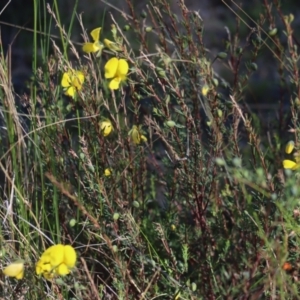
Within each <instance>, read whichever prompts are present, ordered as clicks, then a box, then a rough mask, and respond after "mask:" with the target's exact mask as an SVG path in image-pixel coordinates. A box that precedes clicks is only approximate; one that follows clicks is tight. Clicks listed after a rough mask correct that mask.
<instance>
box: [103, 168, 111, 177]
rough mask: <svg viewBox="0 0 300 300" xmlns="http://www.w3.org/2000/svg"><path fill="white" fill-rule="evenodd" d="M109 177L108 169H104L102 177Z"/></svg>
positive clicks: (109, 171)
mask: <svg viewBox="0 0 300 300" xmlns="http://www.w3.org/2000/svg"><path fill="white" fill-rule="evenodd" d="M110 175H111V170H110V169H109V168H106V169H105V170H104V176H106V177H109V176H110Z"/></svg>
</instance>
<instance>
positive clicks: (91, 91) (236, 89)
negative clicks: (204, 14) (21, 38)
mask: <svg viewBox="0 0 300 300" xmlns="http://www.w3.org/2000/svg"><path fill="white" fill-rule="evenodd" d="M77 2H78V1H76V5H75V7H74V9H73V11H70V14H71V20H72V22H71V24H70V27H69V28H66V27H65V25H66V24H64V22H63V18H62V17H61V15H60V12H59V6H58V2H57V1H54V2H53V7H51V6H46V3H45V2H39V1H34V3H35V6H34V28H33V29H34V43H33V47H34V48H33V49H34V51H33V53H34V57H33V64H32V65H33V77H32V81H31V82H30V86H29V88H30V89H29V90H30V92H29V93H28V94H26V95H23V96H18V95H16V94H14V91H13V87H12V86H11V83H10V77H9V76H10V75H9V74H10V71H9V68H8V66H7V65H6V63H5V59H4V54H3V53H1V55H2V59H1V64H0V82H1V83H2V84H1V87H0V93H1V99H2V111H1V113H2V117H1V118H0V121H1V124H0V133H1V134H0V136H1V145H2V147H1V152H0V154H1V160H0V161H1V164H0V171H1V173H0V175H1V176H0V180H1V187H2V189H1V195H0V196H1V200H2V201H1V203H2V204H1V205H0V219H1V226H0V237H1V240H0V241H1V249H0V250H1V251H0V255H1V258H0V259H1V260H0V263H1V267H2V268H4V267H5V266H6V265H8V264H9V263H10V262H12V261H16V260H17V259H18V258H22V259H23V260H24V261H25V276H24V279H22V281H21V282H20V283H17V282H16V281H14V279H8V278H7V277H4V276H3V277H1V278H2V281H3V291H4V292H3V293H4V294H3V295H4V297H13V298H16V297H19V298H21V294H22V297H24V298H25V299H46V298H47V297H49V299H50V298H55V299H58V298H59V299H154V298H161V299H227V298H228V299H242V298H243V299H248V298H249V297H250V296H251V297H254V298H253V299H259V298H260V299H270V298H272V299H273V298H280V299H295V298H296V297H297V296H298V294H299V286H298V285H299V283H298V280H297V276H298V273H297V269H298V265H299V262H300V258H299V251H298V247H297V246H298V244H299V242H298V238H299V236H300V232H299V230H298V225H299V217H300V207H299V196H300V189H299V188H298V186H299V182H298V181H299V176H298V175H299V174H298V173H297V170H294V171H292V170H288V169H287V170H283V165H282V162H283V160H285V161H287V160H289V162H288V163H289V164H293V162H294V161H295V163H296V165H297V164H298V160H299V159H298V156H299V155H298V152H297V151H298V150H299V149H298V148H299V145H298V140H299V134H298V133H299V129H298V117H297V116H298V109H299V103H298V102H299V98H300V85H299V84H300V80H299V72H298V71H299V70H298V60H299V54H298V49H297V46H296V45H295V44H294V39H293V15H292V14H290V13H288V14H287V15H284V14H283V12H282V10H281V7H280V6H279V4H278V2H277V1H274V3H273V6H271V5H268V4H267V1H266V2H265V4H264V6H263V7H262V10H263V11H264V12H266V14H264V17H262V16H261V17H259V14H258V13H257V11H255V12H253V14H254V16H252V18H253V17H255V18H256V17H257V20H256V19H251V18H250V17H249V16H248V15H247V14H246V12H245V11H243V10H242V9H241V8H240V7H237V6H236V7H235V9H236V25H235V28H231V27H230V28H231V29H229V28H227V36H226V38H224V39H223V40H221V39H220V44H219V47H218V48H219V49H218V51H217V54H216V53H214V54H213V51H210V50H213V49H209V48H208V46H207V45H206V42H204V41H205V37H206V30H205V26H206V24H204V23H203V20H202V18H201V16H200V15H199V13H197V12H192V11H189V10H188V9H187V7H186V6H185V5H184V4H183V2H181V1H180V5H179V8H180V11H181V12H180V16H179V15H178V14H177V15H176V14H175V13H174V12H173V11H172V10H171V8H170V5H169V1H167V0H157V1H151V2H150V4H149V6H148V7H147V11H142V13H141V14H140V15H136V14H135V13H134V9H133V1H130V0H128V1H127V4H128V7H129V11H130V12H131V15H127V16H126V26H125V27H124V26H123V21H122V22H121V21H116V20H115V19H114V17H113V16H111V23H112V27H111V30H109V28H102V32H103V34H104V35H105V36H107V35H110V36H112V37H113V40H112V41H110V40H106V39H103V41H104V44H105V45H106V48H105V47H104V45H102V44H101V47H100V46H99V45H100V44H98V43H100V42H99V39H100V37H99V34H100V29H99V26H101V24H93V26H94V28H96V29H97V32H96V33H97V35H98V37H97V39H96V40H95V38H94V40H93V41H92V42H93V43H89V40H88V37H87V35H86V27H87V26H86V24H83V23H82V19H81V17H79V18H78V22H79V25H80V26H81V28H82V30H83V32H84V35H83V36H84V40H82V44H84V43H85V45H86V44H87V45H88V47H86V49H87V48H88V49H89V53H88V54H86V53H84V52H83V51H82V45H81V46H80V47H78V45H77V44H76V43H74V42H73V41H72V40H71V39H70V37H71V33H72V26H73V24H74V23H75V22H77V21H76V19H75V15H76V9H77ZM230 13H231V12H230V10H229V9H228V14H230ZM251 15H252V14H251ZM274 15H276V16H278V17H279V18H277V17H276V18H275V17H274ZM129 17H130V18H129ZM103 18H104V16H103ZM241 21H242V22H241ZM250 21H251V24H252V25H251V26H252V27H251V28H250V25H248V23H249V24H250ZM53 22H54V23H55V25H56V26H57V28H58V31H59V36H60V38H59V42H58V41H57V40H54V39H50V37H49V35H46V37H45V35H41V36H40V33H46V34H48V33H49V32H50V28H51V24H52V23H53ZM99 22H100V23H101V20H99ZM241 23H242V24H241ZM121 24H122V26H121ZM253 24H254V25H255V28H253V26H254V25H253ZM224 25H225V24H224ZM242 25H243V28H242V30H239V29H241V28H240V27H241V26H242ZM245 25H246V26H245ZM231 26H233V25H232V24H231ZM244 26H245V27H244ZM121 28H123V29H121ZM89 30H90V29H89ZM94 32H95V31H94ZM101 40H102V38H101ZM105 40H106V41H105ZM38 42H40V45H39V43H38ZM95 43H97V45H96V46H97V47H98V48H97V47H96V48H95V51H93V50H94V48H93V47H94V45H95ZM153 44H155V45H156V46H155V50H153ZM100 48H101V51H102V52H101V51H100V52H99V49H100ZM50 49H52V50H53V54H52V55H50V54H49V53H50ZM96 50H97V51H96ZM154 51H155V52H154ZM40 52H41V57H42V60H41V62H39V59H38V58H39V53H40ZM94 52H97V55H95V53H94ZM210 52H212V53H210ZM112 58H113V60H112ZM261 59H263V60H271V61H272V64H273V66H274V67H273V69H272V71H273V72H275V73H276V76H274V78H277V81H275V80H274V82H272V84H271V88H270V83H269V82H268V83H266V82H264V81H263V75H262V73H261V72H262V70H264V68H265V66H264V64H262V61H261ZM128 65H129V71H128ZM217 70H218V71H217ZM65 74H67V75H65ZM76 74H77V75H76ZM78 74H79V75H78ZM111 74H113V75H111ZM79 77H80V78H79ZM62 78H64V79H63V82H64V83H63V86H61V83H62ZM79 79H80V80H79ZM78 80H79V81H78ZM112 81H113V84H112ZM256 81H257V82H256ZM255 86H261V87H264V89H263V90H264V98H266V104H267V105H271V104H272V105H273V104H274V103H276V104H278V107H276V109H274V111H273V112H270V114H271V116H269V114H265V112H264V111H263V110H262V109H261V108H260V107H256V106H255V101H256V100H257V99H256V98H258V97H259V99H258V101H261V95H260V91H255ZM253 87H254V88H253ZM66 88H68V89H69V88H71V90H68V92H67V94H66ZM112 88H113V89H112ZM274 89H276V91H277V90H279V91H280V93H277V92H276V93H275V94H276V97H277V98H276V99H274V92H273V90H274ZM268 92H270V94H267V93H268ZM286 94H287V95H288V96H286ZM16 99H18V101H19V102H20V103H21V104H23V106H26V107H29V111H28V114H27V115H23V114H22V113H21V107H16V106H15V103H16ZM286 99H288V101H290V104H291V105H290V107H288V108H287V109H286V107H287V106H288V105H287V104H288V103H287V100H286ZM268 113H269V110H268ZM275 116H276V117H275ZM28 124H30V126H29V125H28ZM5 128H6V129H5ZM288 128H290V130H289V136H287V133H288ZM291 128H292V129H291ZM291 139H292V140H294V141H295V143H294V144H293V146H295V148H296V149H295V152H294V153H291V151H292V150H293V149H292V150H291V151H287V152H288V153H287V154H288V155H290V156H291V157H285V154H284V147H285V144H286V142H287V141H289V140H291ZM295 169H296V168H295ZM298 234H299V235H298ZM53 243H54V244H57V243H62V244H71V245H72V246H73V247H74V248H75V249H76V251H77V255H78V262H77V266H76V268H75V270H74V271H73V272H72V273H71V274H70V275H68V276H66V277H62V278H57V279H55V280H53V281H52V282H51V283H49V282H45V281H43V280H42V279H41V278H39V277H37V276H36V275H35V264H36V262H37V261H38V257H39V256H40V254H41V253H42V252H43V251H44V250H45V249H46V248H47V247H48V246H50V245H52V244H53ZM20 286H22V288H20ZM16 287H19V288H16ZM10 295H12V296H10Z"/></svg>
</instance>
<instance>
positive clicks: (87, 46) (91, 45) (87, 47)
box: [82, 43, 98, 53]
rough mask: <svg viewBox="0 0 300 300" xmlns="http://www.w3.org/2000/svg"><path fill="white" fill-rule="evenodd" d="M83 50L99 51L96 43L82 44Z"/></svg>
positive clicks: (88, 51) (87, 51) (89, 51)
mask: <svg viewBox="0 0 300 300" xmlns="http://www.w3.org/2000/svg"><path fill="white" fill-rule="evenodd" d="M82 50H83V51H84V52H86V53H92V52H96V51H98V50H97V47H95V44H94V43H85V44H84V45H83V46H82Z"/></svg>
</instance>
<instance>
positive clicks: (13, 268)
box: [3, 262, 24, 279]
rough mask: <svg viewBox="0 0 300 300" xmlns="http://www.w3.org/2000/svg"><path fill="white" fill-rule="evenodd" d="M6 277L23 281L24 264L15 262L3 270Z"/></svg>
mask: <svg viewBox="0 0 300 300" xmlns="http://www.w3.org/2000/svg"><path fill="white" fill-rule="evenodd" d="M3 273H4V275H6V276H9V277H15V278H16V279H22V278H23V277H24V262H13V263H11V264H10V265H8V266H7V267H6V268H5V269H4V270H3Z"/></svg>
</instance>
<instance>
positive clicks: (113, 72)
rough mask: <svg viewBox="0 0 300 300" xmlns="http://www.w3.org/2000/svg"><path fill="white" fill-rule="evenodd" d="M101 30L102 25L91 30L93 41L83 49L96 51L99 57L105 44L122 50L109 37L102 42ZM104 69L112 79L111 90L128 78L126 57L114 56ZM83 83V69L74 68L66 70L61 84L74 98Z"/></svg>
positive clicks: (107, 77)
mask: <svg viewBox="0 0 300 300" xmlns="http://www.w3.org/2000/svg"><path fill="white" fill-rule="evenodd" d="M100 32H101V27H98V28H95V29H94V30H92V31H91V36H92V39H93V42H92V43H90V42H89V43H84V44H83V46H82V50H83V51H84V52H86V53H96V56H97V57H98V56H100V55H101V53H102V50H103V48H104V46H105V47H107V48H108V49H110V50H112V51H114V52H116V51H120V50H121V48H120V47H119V46H118V44H117V43H115V42H112V41H110V40H108V39H104V44H102V43H101V42H100ZM104 70H105V74H104V77H105V78H106V79H111V80H110V82H109V85H108V87H109V88H110V89H111V90H117V89H119V87H120V83H121V82H124V81H126V79H127V74H128V71H129V65H128V62H127V61H126V60H125V59H122V58H121V59H119V58H117V57H113V58H111V59H109V60H108V61H107V63H106V64H105V66H104ZM83 83H84V74H83V73H82V72H81V71H76V70H73V69H70V70H68V71H67V72H65V73H64V74H63V77H62V80H61V86H62V87H63V89H64V92H65V95H67V96H70V97H72V98H74V97H75V95H76V93H77V92H78V91H80V90H81V89H82V85H83Z"/></svg>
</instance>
